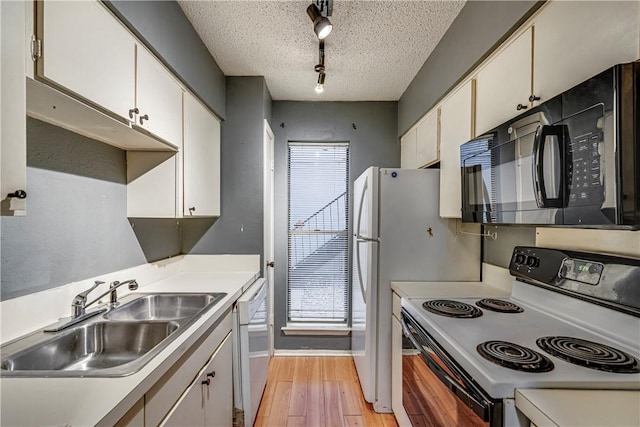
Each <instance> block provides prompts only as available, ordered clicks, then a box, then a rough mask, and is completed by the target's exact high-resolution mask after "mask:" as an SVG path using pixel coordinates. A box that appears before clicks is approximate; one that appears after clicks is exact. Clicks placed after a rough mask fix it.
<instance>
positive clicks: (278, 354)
mask: <svg viewBox="0 0 640 427" xmlns="http://www.w3.org/2000/svg"><path fill="white" fill-rule="evenodd" d="M273 355H274V356H275V357H287V356H289V357H291V356H317V357H331V356H348V357H351V350H278V349H276V350H274V351H273Z"/></svg>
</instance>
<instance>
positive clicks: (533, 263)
mask: <svg viewBox="0 0 640 427" xmlns="http://www.w3.org/2000/svg"><path fill="white" fill-rule="evenodd" d="M527 265H528V266H529V267H531V268H535V267H537V266H539V265H540V259H539V258H538V257H535V256H528V257H527Z"/></svg>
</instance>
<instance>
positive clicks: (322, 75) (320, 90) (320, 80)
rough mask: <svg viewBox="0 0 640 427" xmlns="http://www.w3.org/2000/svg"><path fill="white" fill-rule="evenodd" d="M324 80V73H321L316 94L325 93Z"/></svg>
mask: <svg viewBox="0 0 640 427" xmlns="http://www.w3.org/2000/svg"><path fill="white" fill-rule="evenodd" d="M324 78H325V73H324V71H321V72H320V73H318V84H317V85H316V93H322V92H324Z"/></svg>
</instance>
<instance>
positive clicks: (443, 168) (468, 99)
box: [440, 81, 473, 218]
mask: <svg viewBox="0 0 640 427" xmlns="http://www.w3.org/2000/svg"><path fill="white" fill-rule="evenodd" d="M472 86H473V85H472V82H470V81H469V82H467V83H466V84H465V85H464V86H462V87H461V88H460V89H458V91H457V92H456V93H455V94H453V96H451V97H450V98H448V99H447V100H445V101H444V102H443V103H442V106H441V107H440V216H441V217H443V218H461V217H462V213H461V208H462V195H461V193H462V184H461V182H460V145H461V144H463V143H465V142H467V141H468V140H470V139H471V138H472V137H473V135H472V133H473V131H472V117H471V115H472V103H473V87H472Z"/></svg>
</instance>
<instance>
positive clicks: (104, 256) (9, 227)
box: [0, 119, 179, 300]
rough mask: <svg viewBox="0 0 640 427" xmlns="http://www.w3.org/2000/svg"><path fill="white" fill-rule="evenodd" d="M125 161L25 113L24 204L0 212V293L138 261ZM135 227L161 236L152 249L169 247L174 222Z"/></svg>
mask: <svg viewBox="0 0 640 427" xmlns="http://www.w3.org/2000/svg"><path fill="white" fill-rule="evenodd" d="M125 160H126V159H125V152H124V151H122V150H120V149H118V148H115V147H112V146H109V145H107V144H104V143H102V142H98V141H95V140H92V139H89V138H85V137H83V136H80V135H78V134H75V133H72V132H69V131H67V130H64V129H62V128H59V127H55V126H52V125H50V124H47V123H44V122H41V121H38V120H35V119H28V120H27V184H28V187H27V192H28V210H27V216H26V217H5V216H3V217H1V218H0V221H1V222H2V227H1V228H0V232H1V245H2V253H1V257H2V284H1V286H0V299H1V300H7V299H11V298H16V297H19V296H23V295H26V294H30V293H33V292H37V291H41V290H44V289H49V288H54V287H57V286H61V285H64V284H67V283H70V282H73V281H76V280H81V279H86V278H88V277H92V276H97V275H100V274H103V273H108V272H112V271H115V270H121V269H123V268H127V267H132V266H135V265H139V264H143V263H144V262H146V258H145V251H144V250H143V248H142V247H141V245H140V244H139V243H138V241H137V240H136V235H135V234H134V231H133V230H132V228H131V226H130V224H129V221H128V220H127V193H126V163H125ZM140 233H141V234H142V235H143V236H148V235H149V234H152V235H153V236H154V238H155V239H158V240H160V241H162V245H155V246H154V247H153V248H150V249H149V251H150V252H154V253H155V256H157V257H162V258H164V257H167V256H170V255H174V254H176V253H177V251H176V248H179V244H178V242H179V234H178V233H177V232H176V231H175V221H173V226H172V227H167V226H163V225H162V224H161V225H160V226H159V227H155V228H154V229H153V230H150V231H148V232H147V233H145V232H144V230H140ZM143 238H146V237H143ZM163 248H164V249H163ZM167 250H168V252H167Z"/></svg>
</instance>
